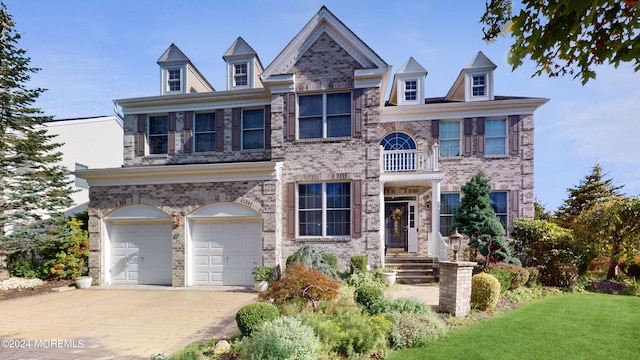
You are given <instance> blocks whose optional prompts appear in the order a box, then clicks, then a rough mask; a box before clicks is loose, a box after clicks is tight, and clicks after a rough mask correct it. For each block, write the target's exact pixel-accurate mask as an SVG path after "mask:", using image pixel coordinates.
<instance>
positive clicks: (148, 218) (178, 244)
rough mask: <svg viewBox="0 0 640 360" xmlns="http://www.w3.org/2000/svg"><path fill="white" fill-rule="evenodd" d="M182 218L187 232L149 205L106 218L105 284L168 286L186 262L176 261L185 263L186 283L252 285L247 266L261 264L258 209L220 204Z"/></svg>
mask: <svg viewBox="0 0 640 360" xmlns="http://www.w3.org/2000/svg"><path fill="white" fill-rule="evenodd" d="M186 219H187V221H186V223H185V224H183V225H182V226H185V230H186V231H184V232H180V231H175V226H174V224H173V220H174V219H173V218H172V217H171V216H169V215H168V214H167V213H166V212H163V211H161V210H158V209H156V208H153V207H150V206H140V205H136V206H129V207H125V208H122V209H119V210H116V211H114V212H113V213H112V214H110V215H109V216H107V217H105V225H106V228H107V229H106V233H107V237H106V242H107V243H106V244H105V246H104V247H103V249H104V250H106V251H105V258H104V264H105V265H106V266H107V267H108V269H106V270H107V271H105V283H107V284H159V285H171V284H172V272H173V271H174V268H178V269H180V266H184V265H178V266H175V265H174V264H186V269H185V270H186V285H195V286H198V285H251V284H252V283H253V277H252V275H251V269H252V268H253V267H254V266H255V265H256V264H262V226H261V224H262V222H261V218H260V214H259V213H257V212H256V211H254V210H252V209H250V208H247V207H246V206H243V205H239V204H235V203H219V204H213V205H209V206H205V207H202V208H200V209H198V210H196V211H194V212H193V213H192V214H190V215H188V216H187V217H186ZM176 232H177V233H178V236H177V237H178V239H176V240H174V239H173V237H174V236H175V233H176ZM181 234H184V235H182V236H180V235H181ZM180 237H182V239H183V240H182V239H180ZM176 250H177V251H176ZM174 252H175V253H174ZM181 257H182V258H183V259H184V260H185V261H186V262H185V261H181V260H182V259H181ZM183 268H184V267H183ZM178 286H179V285H178Z"/></svg>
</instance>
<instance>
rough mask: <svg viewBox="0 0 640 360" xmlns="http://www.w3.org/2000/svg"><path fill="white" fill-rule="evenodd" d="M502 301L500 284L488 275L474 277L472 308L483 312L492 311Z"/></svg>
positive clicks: (472, 282) (472, 279) (472, 281)
mask: <svg viewBox="0 0 640 360" xmlns="http://www.w3.org/2000/svg"><path fill="white" fill-rule="evenodd" d="M499 299H500V282H499V281H498V279H496V277H495V276H493V275H491V274H487V273H480V274H477V275H473V277H472V278H471V306H472V307H474V308H477V309H480V310H482V311H484V310H492V309H493V308H495V307H496V305H497V304H498V300H499Z"/></svg>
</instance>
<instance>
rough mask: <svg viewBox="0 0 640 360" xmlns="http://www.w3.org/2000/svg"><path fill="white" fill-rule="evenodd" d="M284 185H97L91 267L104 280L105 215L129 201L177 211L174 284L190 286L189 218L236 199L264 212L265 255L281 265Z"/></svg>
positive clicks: (268, 261)
mask: <svg viewBox="0 0 640 360" xmlns="http://www.w3.org/2000/svg"><path fill="white" fill-rule="evenodd" d="M279 189H280V185H279V184H278V182H276V181H264V182H263V181H245V182H230V183H184V184H162V185H135V186H111V187H92V188H91V189H90V196H91V203H90V206H89V216H90V218H89V251H90V254H89V268H90V273H91V276H93V277H94V279H100V280H99V283H100V284H103V283H104V279H105V277H104V274H103V273H101V272H100V271H101V269H104V267H102V266H101V265H102V256H101V252H102V250H103V249H102V246H103V244H104V238H103V236H105V234H104V233H103V231H102V221H103V219H104V217H105V216H107V215H108V214H109V213H111V212H112V211H114V210H117V209H118V208H121V207H123V206H127V205H148V206H152V207H155V208H157V209H159V210H162V211H163V212H165V213H167V214H168V215H170V214H172V213H173V212H176V213H178V214H179V216H180V218H181V224H180V226H178V227H174V228H173V233H172V239H173V240H172V257H173V260H172V285H173V286H185V285H186V280H185V273H186V261H187V259H186V253H185V249H186V234H185V217H186V216H188V215H189V214H191V213H192V212H193V211H195V210H197V209H198V208H200V207H202V206H205V205H210V204H215V203H220V202H234V203H238V204H242V205H245V206H247V207H250V208H252V209H253V210H255V211H257V212H258V213H260V214H261V215H262V234H263V244H262V249H263V258H264V260H265V263H266V264H267V265H275V264H276V261H275V259H277V257H276V253H277V252H280V251H281V250H280V249H278V241H277V239H278V238H279V236H280V235H279V234H281V231H282V230H281V221H279V220H278V219H279V218H278V217H277V216H279V215H280V214H281V210H279V208H278V206H277V203H276V201H277V199H278V198H280V197H281V193H280V190H279Z"/></svg>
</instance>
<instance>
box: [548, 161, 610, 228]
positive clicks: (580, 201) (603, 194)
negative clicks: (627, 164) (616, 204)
mask: <svg viewBox="0 0 640 360" xmlns="http://www.w3.org/2000/svg"><path fill="white" fill-rule="evenodd" d="M605 175H606V174H605V173H604V172H603V169H602V166H600V164H598V163H596V164H595V165H594V166H593V168H592V169H591V173H590V174H588V175H587V176H585V178H584V179H583V180H582V181H580V184H579V185H578V186H576V187H574V188H569V189H567V192H568V193H569V197H568V198H567V199H566V200H565V201H564V203H563V204H562V205H561V206H560V207H559V208H558V210H557V211H556V212H555V216H554V217H555V222H556V223H557V224H558V225H560V226H562V227H563V228H565V229H573V228H574V225H575V223H576V220H577V218H578V216H580V213H581V212H582V210H586V209H588V208H589V206H591V205H592V204H594V203H595V202H596V201H598V200H604V199H608V198H611V197H613V196H615V195H619V192H618V190H620V189H621V188H622V186H614V185H613V180H612V179H605V178H604V177H605Z"/></svg>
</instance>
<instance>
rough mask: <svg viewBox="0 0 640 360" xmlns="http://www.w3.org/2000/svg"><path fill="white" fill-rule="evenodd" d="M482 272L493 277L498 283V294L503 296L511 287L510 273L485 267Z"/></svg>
mask: <svg viewBox="0 0 640 360" xmlns="http://www.w3.org/2000/svg"><path fill="white" fill-rule="evenodd" d="M484 272H485V273H487V274H491V275H493V276H494V277H495V278H496V279H498V282H499V283H500V293H501V294H504V293H505V292H507V290H509V287H510V286H511V273H510V272H509V271H508V270H506V269H501V268H499V267H486V268H485V269H484Z"/></svg>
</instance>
